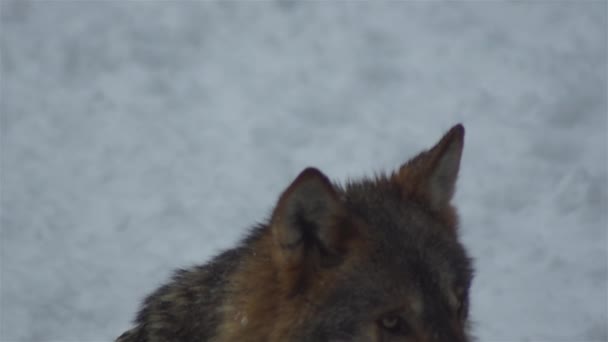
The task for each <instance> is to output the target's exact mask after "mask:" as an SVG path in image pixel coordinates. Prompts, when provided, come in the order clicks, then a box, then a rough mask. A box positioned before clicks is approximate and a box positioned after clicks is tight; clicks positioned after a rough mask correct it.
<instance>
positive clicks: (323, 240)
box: [271, 168, 352, 285]
mask: <svg viewBox="0 0 608 342" xmlns="http://www.w3.org/2000/svg"><path fill="white" fill-rule="evenodd" d="M346 221H347V220H346V215H345V214H344V208H343V205H342V203H341V202H340V199H339V197H338V194H337V193H336V191H335V189H334V187H333V185H332V184H331V182H330V181H329V179H328V178H327V177H326V176H325V175H324V174H323V173H321V171H319V170H317V169H315V168H307V169H305V170H304V171H302V173H300V175H299V176H298V177H296V179H295V180H294V181H293V183H292V184H291V185H290V186H289V187H288V188H287V190H285V192H283V194H282V195H281V197H280V199H279V202H278V204H277V207H276V209H275V211H274V213H273V215H272V221H271V226H272V235H273V239H274V252H273V254H274V258H275V259H276V261H277V262H278V264H279V266H280V267H281V268H282V269H283V270H285V271H287V272H288V273H292V274H291V277H293V278H295V279H294V281H296V282H298V283H300V285H302V284H303V283H305V282H306V278H307V277H308V276H309V275H310V273H311V272H314V271H315V270H317V269H319V268H323V267H331V266H332V265H335V264H337V263H339V262H340V260H341V258H342V256H343V254H344V252H345V249H346V245H347V242H348V240H349V238H350V236H351V235H352V229H351V228H352V227H349V225H348V224H347V223H346Z"/></svg>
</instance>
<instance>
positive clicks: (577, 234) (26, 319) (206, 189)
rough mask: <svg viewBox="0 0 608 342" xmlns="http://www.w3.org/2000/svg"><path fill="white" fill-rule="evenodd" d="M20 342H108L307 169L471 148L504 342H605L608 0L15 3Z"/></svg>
mask: <svg viewBox="0 0 608 342" xmlns="http://www.w3.org/2000/svg"><path fill="white" fill-rule="evenodd" d="M0 5H1V7H0V9H1V17H0V18H1V27H0V42H1V51H0V52H1V79H0V80H1V113H2V121H1V131H0V132H1V152H2V153H1V157H2V158H1V167H2V168H1V171H2V172H1V177H2V178H1V184H0V190H1V200H2V202H1V204H2V206H1V209H2V216H1V218H2V220H1V228H2V230H1V259H0V260H1V261H0V262H1V278H0V295H1V296H0V300H1V302H0V303H1V306H0V309H1V312H0V340H1V341H2V342H8V341H10V342H13V341H19V342H21V341H43V342H47V341H63V342H68V341H69V342H83V341H110V340H112V339H113V338H114V337H116V336H117V335H118V334H120V333H121V332H123V330H125V329H126V328H128V327H129V326H130V320H131V319H132V318H133V317H134V314H135V312H136V309H137V307H138V305H139V302H140V300H141V299H142V298H143V296H144V295H146V294H148V293H149V292H150V291H152V290H153V289H154V288H156V287H157V286H158V285H159V284H160V283H161V282H163V281H164V280H166V279H167V277H168V276H169V274H170V273H171V271H172V270H173V269H174V268H176V267H182V266H188V265H192V264H195V263H202V262H204V261H206V260H208V258H209V257H211V256H212V255H213V254H215V253H217V252H218V251H220V250H222V249H224V248H227V247H230V246H232V245H233V244H234V243H235V242H236V241H237V240H238V239H239V238H240V237H241V236H243V234H244V232H245V231H246V229H247V228H248V227H249V226H250V225H251V224H253V223H254V222H256V221H259V220H261V219H263V218H264V217H266V215H267V214H268V213H269V211H270V209H271V208H272V206H273V204H274V201H275V199H276V197H277V195H278V194H279V193H280V192H281V190H282V189H283V188H284V187H285V186H286V185H288V183H289V182H290V181H291V180H292V178H293V177H295V176H296V175H297V173H298V172H299V171H300V170H301V169H303V168H304V167H306V166H309V165H313V166H317V167H319V168H321V170H323V171H324V172H325V173H327V174H328V175H329V176H330V177H332V178H333V179H335V180H338V181H344V180H345V179H346V178H349V177H350V178H352V177H358V176H362V175H371V174H373V172H375V171H380V170H392V169H393V168H396V167H398V166H399V165H400V163H402V162H404V161H405V160H407V159H408V158H409V157H411V156H412V155H414V154H416V153H417V152H419V151H420V150H421V149H424V148H427V147H430V146H431V145H432V144H433V143H435V142H436V141H437V140H438V139H439V137H440V136H441V135H442V134H443V133H444V132H445V131H446V130H447V129H448V128H450V127H451V126H452V125H453V124H455V123H458V122H462V123H463V124H464V125H465V127H466V130H467V135H466V143H465V154H464V157H463V158H464V159H463V165H462V170H461V177H460V180H459V190H458V193H457V196H456V202H457V203H458V204H459V207H460V212H461V216H462V234H463V239H464V242H465V244H466V245H467V246H468V248H469V249H470V251H471V253H472V254H473V255H474V257H475V259H476V266H477V277H476V280H475V282H474V287H473V290H472V292H473V295H472V296H473V298H472V301H473V303H472V305H473V307H472V310H473V316H474V319H475V322H476V328H475V330H476V333H477V335H478V336H479V337H480V341H481V342H485V341H543V342H553V341H569V342H598V341H607V340H608V332H607V328H606V324H607V318H608V317H607V316H608V315H607V306H608V298H607V292H606V291H607V285H608V284H607V278H608V272H607V257H608V256H607V215H608V213H607V212H608V209H607V208H608V190H607V188H608V175H607V167H608V166H607V153H608V151H607V144H608V142H607V138H606V137H607V131H608V127H607V99H606V96H607V95H606V93H607V73H608V70H607V63H608V62H607V58H608V54H607V39H608V37H607V30H608V25H607V12H608V5H607V2H605V1H569V2H558V1H536V2H534V3H531V2H517V3H515V2H511V3H505V2H500V3H497V2H493V3H489V2H484V3H482V2H458V3H455V2H449V3H447V2H430V3H422V2H390V3H388V2H382V3H381V2H373V3H372V2H350V1H342V2H332V3H329V2H323V3H322V2H309V3H303V2H297V1H263V2H252V1H249V2H245V1H241V2H207V1H198V2H180V3H170V2H160V1H147V2H109V1H103V2H102V1H72V2H67V1H53V2H51V1H37V2H33V1H25V0H16V1H9V0H1V2H0Z"/></svg>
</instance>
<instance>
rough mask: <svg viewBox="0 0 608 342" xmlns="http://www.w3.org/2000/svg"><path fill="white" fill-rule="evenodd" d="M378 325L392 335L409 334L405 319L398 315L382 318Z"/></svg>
mask: <svg viewBox="0 0 608 342" xmlns="http://www.w3.org/2000/svg"><path fill="white" fill-rule="evenodd" d="M378 325H380V327H381V328H382V329H384V330H386V331H388V332H389V333H391V334H399V335H403V334H407V327H406V324H405V322H404V321H403V319H402V318H401V317H400V316H399V315H396V314H391V315H387V316H384V317H382V318H381V319H380V320H379V321H378Z"/></svg>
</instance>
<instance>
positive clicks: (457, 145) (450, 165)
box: [397, 124, 464, 210]
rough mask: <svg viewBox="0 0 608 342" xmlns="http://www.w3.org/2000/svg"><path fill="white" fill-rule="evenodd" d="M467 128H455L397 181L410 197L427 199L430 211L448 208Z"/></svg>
mask: <svg viewBox="0 0 608 342" xmlns="http://www.w3.org/2000/svg"><path fill="white" fill-rule="evenodd" d="M463 146H464V127H463V126H462V125H461V124H458V125H456V126H454V127H452V128H451V129H450V130H449V131H448V132H447V133H446V134H445V135H444V136H443V137H442V138H441V140H440V141H439V142H438V143H437V144H436V145H435V146H434V147H433V148H431V149H430V150H428V151H425V152H422V153H420V154H419V155H418V156H416V157H414V158H413V159H411V160H410V161H408V162H407V163H405V164H404V165H403V166H401V168H400V169H399V172H398V174H397V181H398V182H399V183H400V185H401V186H402V187H403V188H404V189H405V190H406V192H407V193H409V194H412V195H414V196H420V197H422V198H424V199H425V200H426V201H427V202H428V204H429V205H430V207H431V208H432V209H435V210H441V209H442V208H445V207H447V206H449V204H450V201H451V199H452V196H453V195H454V190H455V188H456V179H457V178H458V170H459V169H460V159H461V157H462V148H463Z"/></svg>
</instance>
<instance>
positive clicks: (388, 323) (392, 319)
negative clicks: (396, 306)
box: [382, 316, 399, 330]
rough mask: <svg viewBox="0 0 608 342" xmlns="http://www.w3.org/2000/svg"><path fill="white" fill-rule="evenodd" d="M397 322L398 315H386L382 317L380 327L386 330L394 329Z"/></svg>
mask: <svg viewBox="0 0 608 342" xmlns="http://www.w3.org/2000/svg"><path fill="white" fill-rule="evenodd" d="M398 324H399V317H397V316H388V317H384V318H383V319H382V327H384V329H387V330H391V329H395V328H396V327H397V325H398Z"/></svg>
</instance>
